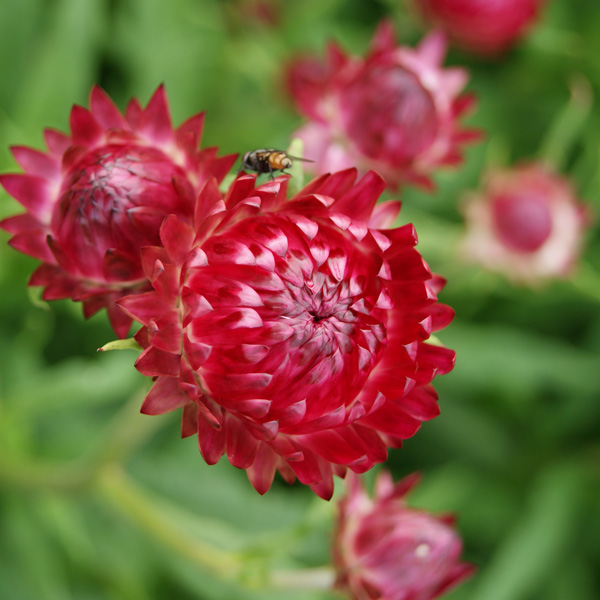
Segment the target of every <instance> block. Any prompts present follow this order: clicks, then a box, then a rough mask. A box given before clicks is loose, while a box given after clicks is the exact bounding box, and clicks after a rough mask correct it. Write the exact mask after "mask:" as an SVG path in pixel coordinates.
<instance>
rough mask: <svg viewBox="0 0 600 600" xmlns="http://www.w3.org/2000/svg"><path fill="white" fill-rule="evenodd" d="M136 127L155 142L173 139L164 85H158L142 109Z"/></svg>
mask: <svg viewBox="0 0 600 600" xmlns="http://www.w3.org/2000/svg"><path fill="white" fill-rule="evenodd" d="M137 129H138V131H139V132H140V133H141V134H143V135H144V136H146V137H147V138H148V139H149V140H151V141H153V142H156V143H164V142H170V141H171V140H172V139H173V127H172V125H171V114H170V112H169V103H168V101H167V94H166V93H165V86H164V85H160V86H158V88H157V89H156V91H155V92H154V94H153V95H152V98H150V101H149V102H148V106H146V108H145V109H144V110H143V111H142V114H141V115H140V120H139V123H138V124H137Z"/></svg>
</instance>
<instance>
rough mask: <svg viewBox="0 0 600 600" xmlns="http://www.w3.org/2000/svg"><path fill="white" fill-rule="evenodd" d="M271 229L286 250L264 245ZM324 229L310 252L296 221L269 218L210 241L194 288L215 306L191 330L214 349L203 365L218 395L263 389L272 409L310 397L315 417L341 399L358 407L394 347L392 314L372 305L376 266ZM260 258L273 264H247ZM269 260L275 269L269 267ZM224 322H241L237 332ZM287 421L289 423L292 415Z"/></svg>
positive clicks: (248, 394)
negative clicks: (388, 322)
mask: <svg viewBox="0 0 600 600" xmlns="http://www.w3.org/2000/svg"><path fill="white" fill-rule="evenodd" d="M266 231H269V235H270V236H271V237H270V239H273V238H274V237H276V238H277V239H279V240H285V242H284V243H285V244H286V245H287V247H288V248H287V251H286V252H285V254H284V253H281V255H278V253H277V252H273V251H272V249H271V250H269V248H268V247H267V246H265V245H263V244H260V243H257V241H256V240H257V239H258V240H259V239H261V235H262V236H263V237H264V233H265V232H266ZM321 231H322V232H323V234H321V233H319V234H318V235H317V237H316V238H315V239H314V240H312V248H311V249H310V250H309V251H308V252H307V248H306V247H303V246H305V244H306V239H305V238H304V237H303V236H302V234H301V232H300V231H299V230H298V229H297V228H296V227H295V226H294V225H292V224H291V223H289V222H288V221H287V220H286V219H282V218H277V217H273V218H263V219H259V220H256V221H254V222H244V224H243V227H242V228H240V229H238V230H236V231H234V232H232V234H231V237H229V236H225V237H227V238H228V239H223V238H218V239H214V240H212V241H210V242H209V243H208V244H207V245H205V246H204V247H203V250H204V251H205V252H206V256H207V258H208V263H209V265H208V266H204V267H201V268H192V269H190V271H189V273H188V275H187V286H189V288H190V289H191V290H193V291H194V292H195V293H196V294H199V295H201V296H202V297H203V298H204V299H206V301H208V303H209V304H210V306H211V309H212V310H211V312H210V313H209V314H208V315H206V314H203V315H202V316H201V317H200V318H198V319H193V320H192V321H191V322H190V324H189V325H188V327H187V331H188V336H189V337H190V339H191V340H192V341H193V342H194V343H196V344H205V345H207V346H208V345H210V346H211V347H212V350H211V353H210V356H209V357H208V358H207V360H206V361H205V362H204V364H203V366H202V378H203V383H204V385H205V386H206V392H207V393H208V394H210V396H211V397H213V398H218V399H220V401H222V399H223V398H227V397H231V396H232V392H233V394H234V395H235V397H236V398H237V399H238V400H240V399H252V398H255V397H256V394H257V393H259V394H260V397H261V398H265V399H269V400H271V402H272V409H273V410H277V407H278V406H280V405H281V408H285V407H287V406H289V404H290V403H293V402H302V401H304V400H306V399H307V398H310V402H309V403H308V405H307V409H306V410H307V412H306V417H307V418H309V419H310V417H311V416H312V417H315V418H317V417H318V416H320V415H321V414H322V413H323V412H327V411H328V410H331V409H332V407H334V406H339V404H340V402H341V403H342V404H346V405H349V404H351V403H352V401H353V400H354V398H355V396H356V394H357V393H358V392H359V391H360V389H361V388H362V386H363V384H364V382H365V380H366V379H367V377H368V375H369V373H370V371H371V370H372V368H373V366H374V365H375V364H376V363H377V361H378V358H379V356H380V354H381V352H382V351H383V349H384V348H385V343H386V331H385V313H384V311H382V310H380V309H377V308H375V306H374V305H375V303H376V301H377V298H378V296H379V293H380V292H381V289H380V284H378V283H377V282H373V281H369V278H368V277H367V274H368V273H369V272H372V270H373V264H372V260H371V259H370V258H369V257H368V256H366V255H364V254H363V253H359V252H356V251H355V249H354V248H353V246H352V243H351V242H350V241H349V240H348V239H345V238H344V236H342V235H339V234H334V233H333V232H332V231H327V229H326V227H324V226H323V227H322V228H321ZM242 232H243V233H242ZM252 232H254V236H253V235H252ZM246 236H248V237H246ZM240 244H242V245H243V246H244V249H243V250H241V247H240ZM266 256H267V257H269V258H268V259H265V257H266ZM236 261H241V262H243V263H245V264H239V263H238V264H236ZM255 261H256V262H262V263H263V265H265V266H258V265H254V264H253V265H250V264H248V263H249V262H252V263H253V262H255ZM270 264H273V265H274V269H273V270H271V269H270V267H267V268H265V267H266V266H267V265H270ZM242 282H252V284H253V285H252V288H250V287H248V285H247V284H244V283H242ZM224 327H225V328H228V327H234V328H235V337H234V338H232V335H231V334H228V333H227V331H226V329H224ZM251 373H254V374H257V373H260V374H262V375H263V376H261V377H255V376H252V377H249V374H251ZM234 380H235V381H237V382H238V386H237V388H236V389H235V390H234V391H233V390H232V381H234ZM242 380H244V385H245V386H247V387H246V388H244V386H243V385H241V381H242ZM280 425H282V426H283V428H285V426H286V423H285V419H283V422H282V423H280ZM287 425H291V424H289V423H288V424H287Z"/></svg>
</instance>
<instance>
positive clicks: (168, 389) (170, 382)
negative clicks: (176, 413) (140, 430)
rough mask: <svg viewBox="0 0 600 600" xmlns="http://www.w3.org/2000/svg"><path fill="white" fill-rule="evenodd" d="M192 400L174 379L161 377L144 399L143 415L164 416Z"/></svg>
mask: <svg viewBox="0 0 600 600" xmlns="http://www.w3.org/2000/svg"><path fill="white" fill-rule="evenodd" d="M189 401H190V399H189V398H188V396H187V395H186V394H185V393H184V392H182V391H181V388H180V387H179V386H178V385H177V379H175V378H173V377H159V378H158V379H157V380H156V382H155V383H154V385H153V386H152V387H151V388H150V391H149V392H148V394H147V395H146V398H145V399H144V403H143V404H142V408H141V410H140V412H141V413H143V414H145V415H162V414H165V413H168V412H171V411H172V410H176V409H178V408H181V407H182V406H185V405H186V404H188V403H189Z"/></svg>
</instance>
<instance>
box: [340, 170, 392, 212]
mask: <svg viewBox="0 0 600 600" xmlns="http://www.w3.org/2000/svg"><path fill="white" fill-rule="evenodd" d="M385 186H386V184H385V181H384V179H382V178H381V176H380V175H378V174H377V173H375V172H374V171H369V172H368V173H367V174H366V175H364V177H363V178H362V179H361V180H360V181H359V182H358V183H357V184H356V185H355V186H354V187H352V188H351V189H350V190H348V191H347V192H346V193H345V194H344V195H343V196H342V197H341V198H340V199H339V200H338V201H337V202H336V203H335V205H334V210H336V211H340V212H342V213H344V214H345V215H347V216H349V217H352V218H353V219H358V220H360V221H368V220H369V217H370V216H371V213H372V212H373V208H374V207H375V203H376V202H377V198H379V196H381V194H382V193H383V190H385Z"/></svg>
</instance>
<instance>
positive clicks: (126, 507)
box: [96, 464, 241, 577]
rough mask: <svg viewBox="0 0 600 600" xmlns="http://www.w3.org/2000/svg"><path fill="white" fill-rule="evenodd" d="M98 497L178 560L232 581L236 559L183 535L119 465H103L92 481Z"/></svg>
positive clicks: (238, 563)
mask: <svg viewBox="0 0 600 600" xmlns="http://www.w3.org/2000/svg"><path fill="white" fill-rule="evenodd" d="M96 488H97V490H98V491H99V492H100V494H101V495H102V496H103V497H104V498H106V499H107V500H108V501H109V502H110V503H111V504H113V505H114V506H115V507H116V508H117V509H118V510H119V512H121V513H122V514H123V515H125V516H126V517H127V518H128V519H129V520H131V521H133V522H134V523H135V524H137V525H138V526H139V527H140V528H141V529H142V530H143V531H145V532H146V533H148V534H150V535H152V537H154V538H155V539H157V540H159V541H160V542H162V543H163V544H165V545H166V546H168V547H170V548H171V549H172V550H174V551H176V552H177V553H178V554H180V555H181V556H184V557H185V558H187V559H189V560H191V561H192V562H194V563H196V564H198V565H200V566H202V567H204V568H206V569H208V570H210V571H212V572H213V573H215V574H217V575H220V576H222V577H223V576H227V577H232V576H234V577H235V576H236V575H237V574H239V572H240V570H241V557H240V555H237V554H234V553H230V552H226V551H224V550H221V549H218V548H215V547H214V546H211V545H209V544H206V543H204V542H202V541H200V540H198V539H196V538H195V537H193V536H191V535H189V534H188V533H187V532H185V531H183V530H182V528H181V526H180V525H179V524H178V523H177V522H176V521H175V520H174V519H172V518H170V516H169V511H166V510H163V509H162V508H160V507H158V506H157V505H156V504H154V503H153V501H152V499H151V494H150V492H148V491H145V490H141V489H140V488H139V487H137V486H136V484H135V483H134V482H133V481H132V480H131V479H130V478H129V477H128V476H127V473H126V472H125V470H124V469H122V468H121V467H120V466H119V465H116V464H111V465H105V466H104V467H103V469H102V470H101V471H100V473H99V476H98V477H97V479H96Z"/></svg>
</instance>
